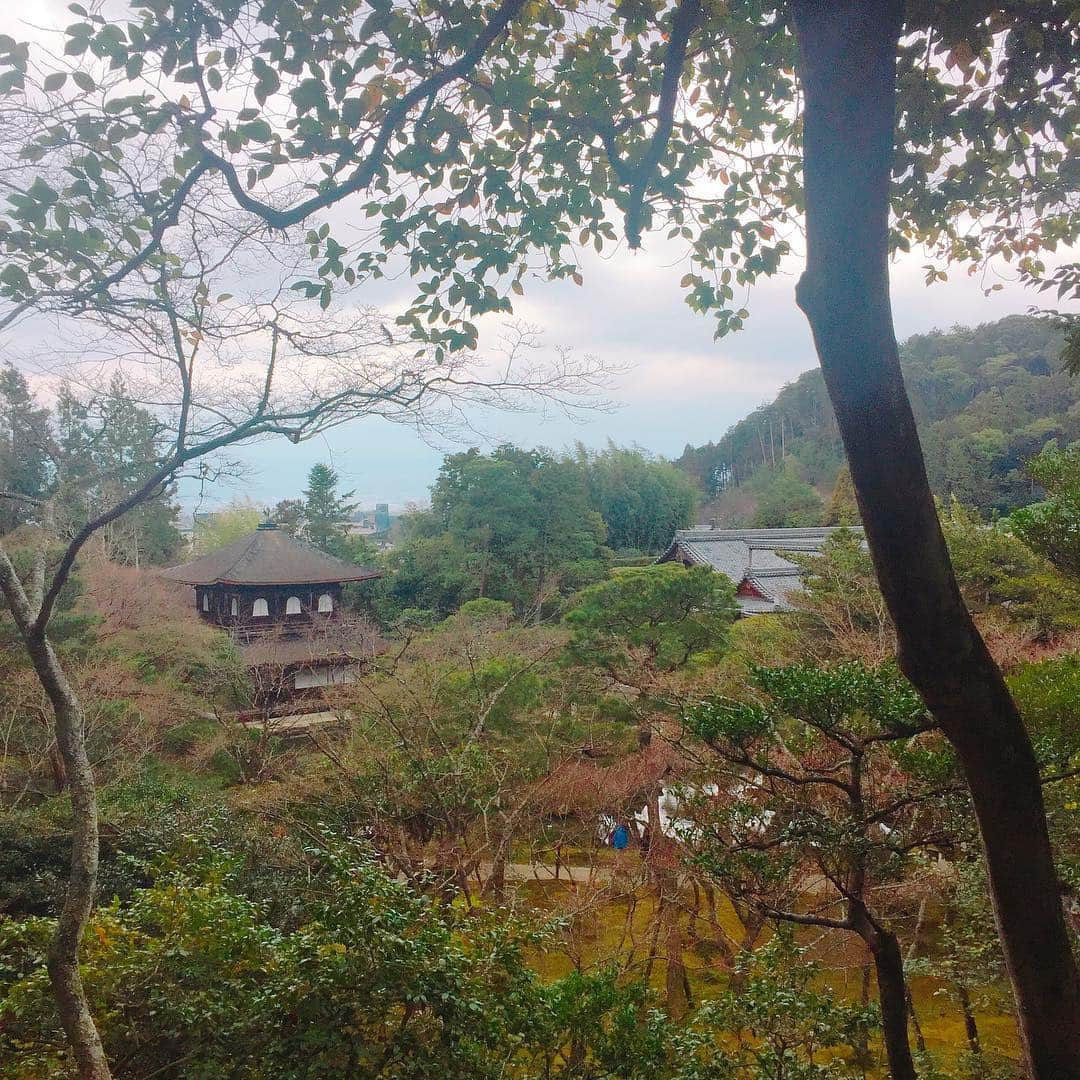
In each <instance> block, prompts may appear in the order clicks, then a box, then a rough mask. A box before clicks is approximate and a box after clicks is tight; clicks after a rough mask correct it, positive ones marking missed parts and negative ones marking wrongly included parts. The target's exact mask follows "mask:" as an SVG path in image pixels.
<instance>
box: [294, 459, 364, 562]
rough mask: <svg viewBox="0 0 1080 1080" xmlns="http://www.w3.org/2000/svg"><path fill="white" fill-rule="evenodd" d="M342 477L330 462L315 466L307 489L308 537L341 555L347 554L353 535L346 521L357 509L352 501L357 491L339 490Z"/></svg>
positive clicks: (312, 541)
mask: <svg viewBox="0 0 1080 1080" xmlns="http://www.w3.org/2000/svg"><path fill="white" fill-rule="evenodd" d="M340 481H341V478H340V477H339V476H338V474H337V473H336V472H335V471H334V470H333V469H331V468H330V466H329V465H323V464H321V463H320V464H318V465H312V467H311V472H309V473H308V486H307V487H306V488H305V489H304V510H303V521H304V524H303V529H304V537H305V538H306V539H307V540H310V541H311V543H313V544H314V545H315V546H316V547H318V548H322V549H323V550H324V551H328V552H330V554H331V555H337V556H338V557H339V558H340V557H344V555H345V541H346V539H347V537H348V535H349V533H348V529H347V528H346V522H348V520H349V519H350V517H352V515H353V513H355V511H356V506H357V504H356V503H354V502H350V501H349V500H350V499H351V498H352V497H353V495H354V494H355V492H353V491H345V492H339V491H338V484H339V483H340Z"/></svg>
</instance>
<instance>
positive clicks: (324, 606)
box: [319, 592, 334, 615]
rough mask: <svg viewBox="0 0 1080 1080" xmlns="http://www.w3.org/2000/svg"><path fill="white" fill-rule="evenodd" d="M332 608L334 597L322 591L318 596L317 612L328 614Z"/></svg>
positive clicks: (331, 611)
mask: <svg viewBox="0 0 1080 1080" xmlns="http://www.w3.org/2000/svg"><path fill="white" fill-rule="evenodd" d="M333 610H334V598H333V597H332V596H331V595H330V594H329V593H328V592H324V593H323V594H322V595H321V596H320V597H319V614H320V615H330V614H332V613H333Z"/></svg>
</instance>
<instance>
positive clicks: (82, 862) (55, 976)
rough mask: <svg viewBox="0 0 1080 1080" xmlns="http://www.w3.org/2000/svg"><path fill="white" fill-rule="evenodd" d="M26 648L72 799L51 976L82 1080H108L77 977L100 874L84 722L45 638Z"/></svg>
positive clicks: (29, 641)
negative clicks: (45, 702) (45, 701)
mask: <svg viewBox="0 0 1080 1080" xmlns="http://www.w3.org/2000/svg"><path fill="white" fill-rule="evenodd" d="M26 647H27V651H28V652H29V653H30V658H31V660H32V661H33V664H34V670H35V671H36V672H37V676H38V678H39V679H40V680H41V685H42V686H43V687H44V688H45V692H46V693H47V694H48V696H49V701H50V702H51V703H52V707H53V714H54V715H55V717H56V744H57V746H58V747H59V750H60V756H61V758H62V760H63V763H64V771H65V774H66V776H67V785H68V791H69V794H70V797H71V871H70V875H69V878H68V886H67V892H66V894H65V896H64V903H63V906H62V908H61V909H60V914H59V917H58V918H57V922H56V933H55V934H54V935H53V939H52V941H51V942H50V943H49V952H48V968H49V978H50V979H51V980H52V987H53V995H54V997H55V998H56V1007H57V1012H58V1013H59V1014H60V1023H61V1025H62V1026H63V1029H64V1034H65V1035H67V1038H68V1041H69V1042H70V1044H71V1049H72V1052H73V1053H74V1055H75V1062H76V1066H77V1069H78V1075H79V1077H80V1080H109V1077H110V1076H111V1073H110V1072H109V1065H108V1062H107V1061H106V1058H105V1050H104V1048H103V1047H102V1045H101V1037H100V1036H99V1035H98V1030H97V1026H96V1025H95V1023H94V1017H93V1015H92V1014H91V1012H90V1005H89V1003H88V1002H87V1000H86V992H85V990H84V989H83V983H82V976H81V975H80V973H79V945H80V943H81V942H82V936H83V931H84V930H85V928H86V923H87V920H88V919H89V918H90V911H91V908H92V907H93V904H94V893H95V890H96V889H97V870H98V811H97V793H96V791H95V789H94V772H93V769H92V768H91V767H90V759H89V758H88V757H87V754H86V737H85V736H86V730H85V727H86V725H85V718H84V716H83V711H82V705H81V703H80V702H79V699H78V696H77V695H76V694H75V691H74V690H72V688H71V685H70V684H69V683H68V681H67V677H66V676H65V674H64V671H63V668H61V666H60V662H59V660H58V659H57V657H56V654H55V653H54V652H53V648H52V645H51V644H50V643H49V640H48V638H46V637H43V636H42V637H34V636H31V637H30V638H29V639H27V641H26Z"/></svg>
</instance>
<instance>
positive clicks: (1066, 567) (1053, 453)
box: [1009, 442, 1080, 578]
mask: <svg viewBox="0 0 1080 1080" xmlns="http://www.w3.org/2000/svg"><path fill="white" fill-rule="evenodd" d="M1027 471H1028V473H1029V474H1030V476H1031V478H1032V479H1033V480H1034V481H1035V482H1036V483H1038V484H1040V485H1041V486H1042V487H1043V488H1045V489H1046V492H1047V494H1048V495H1049V498H1048V499H1046V500H1045V501H1044V502H1041V503H1036V504H1035V505H1034V506H1028V507H1025V508H1024V509H1023V510H1017V511H1016V512H1015V513H1014V514H1013V515H1012V517H1011V518H1010V519H1009V520H1010V523H1011V524H1012V527H1013V529H1014V531H1015V532H1017V533H1019V534H1020V536H1022V537H1023V538H1024V540H1025V541H1026V542H1027V543H1028V544H1029V545H1030V546H1031V547H1032V548H1034V549H1035V550H1036V551H1037V552H1039V554H1040V555H1044V556H1045V557H1046V558H1047V559H1049V560H1050V561H1051V562H1052V563H1053V564H1054V565H1055V566H1056V567H1057V568H1058V569H1059V570H1061V571H1062V572H1063V573H1066V574H1069V575H1070V576H1071V577H1077V578H1080V442H1074V443H1072V444H1071V445H1070V446H1068V447H1066V448H1065V449H1064V450H1059V449H1058V446H1057V443H1056V442H1051V443H1049V444H1047V446H1046V447H1045V448H1044V449H1043V451H1042V453H1041V454H1039V456H1038V457H1036V458H1034V459H1033V460H1032V461H1030V462H1028V466H1027Z"/></svg>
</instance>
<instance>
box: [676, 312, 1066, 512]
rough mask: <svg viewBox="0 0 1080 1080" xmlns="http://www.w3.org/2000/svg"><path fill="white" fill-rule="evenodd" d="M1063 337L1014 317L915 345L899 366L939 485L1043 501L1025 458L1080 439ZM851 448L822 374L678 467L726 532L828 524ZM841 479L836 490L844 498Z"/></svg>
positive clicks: (904, 351)
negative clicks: (1055, 443)
mask: <svg viewBox="0 0 1080 1080" xmlns="http://www.w3.org/2000/svg"><path fill="white" fill-rule="evenodd" d="M1062 342H1063V339H1062V335H1061V333H1060V332H1059V331H1057V330H1055V329H1054V327H1053V326H1052V325H1050V324H1049V323H1048V322H1047V321H1046V320H1044V319H1039V318H1035V317H1031V316H1027V315H1011V316H1008V317H1007V318H1004V319H1000V320H998V321H997V322H993V323H984V324H982V325H980V326H976V327H973V328H969V327H959V326H958V327H954V328H953V329H952V330H949V331H932V332H931V333H927V334H916V335H914V336H913V337H910V338H908V339H907V340H906V341H905V342H904V343H903V344H902V345H901V348H900V355H901V365H902V367H903V370H904V379H905V382H906V383H907V388H908V393H909V395H910V396H911V401H912V406H913V408H914V410H915V418H916V421H917V423H918V425H919V435H920V438H921V439H922V444H923V452H924V454H925V456H926V464H927V471H928V472H929V475H930V483H931V485H932V487H933V489H934V491H935V493H937V494H938V495H941V496H950V495H954V496H956V497H957V498H958V499H959V500H960V501H961V502H963V503H964V504H966V505H968V506H973V507H975V508H977V509H978V510H979V512H980V513H982V514H984V515H986V514H990V513H994V512H996V513H1001V514H1007V513H1009V512H1010V511H1011V510H1013V509H1015V508H1017V507H1019V506H1024V505H1026V504H1027V503H1029V502H1032V501H1034V500H1035V499H1037V498H1038V497H1039V493H1038V491H1037V490H1036V489H1035V488H1034V487H1033V485H1032V483H1031V481H1030V480H1029V479H1028V478H1027V476H1026V475H1025V473H1024V472H1023V463H1024V462H1025V461H1026V460H1027V459H1028V458H1030V457H1032V456H1033V455H1035V454H1037V453H1038V452H1039V451H1040V450H1041V449H1042V447H1043V446H1045V445H1046V443H1047V442H1049V441H1050V440H1051V439H1056V440H1057V441H1058V443H1059V444H1061V445H1065V444H1068V443H1070V442H1073V441H1076V440H1078V439H1080V378H1072V377H1070V376H1069V375H1067V374H1065V373H1064V372H1062V371H1061V363H1060V360H1059V357H1060V354H1061V348H1062ZM843 460H844V458H843V447H842V445H841V442H840V434H839V431H838V429H837V426H836V419H835V417H834V415H833V411H832V406H831V404H830V403H829V399H828V395H827V394H826V391H825V383H824V380H823V379H822V376H821V371H820V370H819V369H814V370H812V371H807V372H804V373H803V374H802V375H800V376H799V377H798V378H797V379H796V380H795V381H794V382H792V383H789V384H788V385H787V386H785V387H784V388H783V389H782V390H781V391H780V392H779V393H778V394H777V396H776V398H775V399H774V400H773V401H772V402H770V403H769V404H767V405H762V406H761V407H759V408H757V409H755V410H754V412H752V413H751V414H750V415H749V416H747V417H745V418H744V419H742V420H740V421H739V422H738V423H736V424H734V425H732V427H730V428H729V429H728V430H727V432H726V433H725V434H724V435H723V437H722V438H721V439H719V441H717V442H715V443H713V442H710V443H708V444H706V445H705V446H698V447H694V446H689V445H688V446H687V447H686V449H685V450H684V451H683V454H682V456H681V457H680V458H679V459H678V460H677V461H676V462H675V464H676V465H677V466H678V467H679V468H681V469H682V470H683V471H684V472H686V473H688V474H689V475H690V476H691V477H692V478H693V479H694V480H695V482H696V483H697V484H698V486H699V488H700V489H701V491H702V492H703V494H704V499H705V502H704V506H703V509H702V517H703V518H704V519H706V520H715V521H716V522H717V523H718V524H721V525H728V526H742V525H761V526H780V525H786V526H805V525H819V524H822V523H823V522H824V521H825V520H826V519H827V518H829V517H830V516H832V517H833V518H835V516H836V515H835V507H834V508H833V510H834V512H833V513H832V515H830V513H829V508H828V507H827V505H826V499H827V498H828V497H829V495H830V493H832V492H833V491H834V489H835V488H836V487H837V479H838V476H839V474H840V470H841V466H842V465H843ZM843 486H844V485H843V484H841V490H839V491H837V492H836V495H837V499H838V500H840V501H842V496H843V490H842V489H843Z"/></svg>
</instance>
